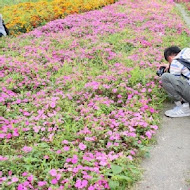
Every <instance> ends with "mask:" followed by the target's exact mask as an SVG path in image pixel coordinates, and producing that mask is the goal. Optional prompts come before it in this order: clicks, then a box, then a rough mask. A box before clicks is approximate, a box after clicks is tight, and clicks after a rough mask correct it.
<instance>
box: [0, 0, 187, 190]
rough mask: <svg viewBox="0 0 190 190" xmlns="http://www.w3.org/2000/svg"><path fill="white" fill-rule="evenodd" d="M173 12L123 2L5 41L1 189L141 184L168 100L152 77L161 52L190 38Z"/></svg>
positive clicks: (159, 4)
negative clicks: (143, 159)
mask: <svg viewBox="0 0 190 190" xmlns="http://www.w3.org/2000/svg"><path fill="white" fill-rule="evenodd" d="M174 7H175V6H174V4H172V3H167V2H165V1H160V0H155V1H148V0H147V1H138V2H137V1H133V0H121V1H119V2H117V3H115V4H113V5H109V6H106V7H104V8H103V9H102V10H95V11H91V12H87V13H84V14H82V15H81V14H76V15H70V16H68V17H66V18H65V19H59V20H56V21H53V22H50V23H48V24H47V25H45V26H43V27H40V28H37V29H35V30H34V31H32V32H30V33H27V34H23V35H22V36H19V37H17V38H2V39H1V43H0V48H1V51H0V68H1V69H0V76H1V79H0V80H1V83H0V85H1V91H0V115H1V117H0V138H1V146H2V148H1V149H0V155H1V156H0V168H1V169H0V170H1V172H0V188H1V189H3V190H6V189H18V190H22V189H39V190H44V189H48V190H55V189H60V190H61V189H88V190H101V189H113V190H117V189H121V190H124V189H126V188H127V187H130V186H131V185H132V184H133V183H134V182H135V181H136V180H137V179H138V178H139V176H140V173H141V172H140V170H139V168H138V161H139V159H140V158H141V157H142V156H143V155H144V154H145V153H146V145H147V144H148V143H149V142H150V141H151V140H152V138H153V135H154V134H155V133H156V130H157V129H158V125H159V121H160V118H159V114H158V110H159V109H158V108H159V107H160V105H161V104H162V102H163V101H164V99H165V97H166V95H165V94H164V93H163V91H162V89H161V87H160V85H159V82H158V79H157V78H156V77H155V71H156V69H157V68H158V67H159V65H160V63H161V62H162V61H163V50H164V48H165V47H167V46H170V45H172V44H173V45H174V44H175V45H179V46H181V47H183V46H186V45H187V44H188V40H189V31H188V29H187V28H186V26H184V23H183V22H182V20H181V18H180V17H179V16H178V15H177V14H175V11H173V9H174ZM163 14H164V17H163Z"/></svg>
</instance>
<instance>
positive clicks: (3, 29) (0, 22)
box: [0, 14, 9, 37]
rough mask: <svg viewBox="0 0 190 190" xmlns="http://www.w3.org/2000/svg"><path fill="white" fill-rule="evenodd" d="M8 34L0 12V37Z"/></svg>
mask: <svg viewBox="0 0 190 190" xmlns="http://www.w3.org/2000/svg"><path fill="white" fill-rule="evenodd" d="M7 35H9V30H8V28H7V27H6V26H5V24H4V21H3V18H2V15H1V14H0V37H2V36H7Z"/></svg>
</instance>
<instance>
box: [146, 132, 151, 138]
mask: <svg viewBox="0 0 190 190" xmlns="http://www.w3.org/2000/svg"><path fill="white" fill-rule="evenodd" d="M145 134H146V136H147V137H148V139H151V137H152V133H151V132H150V131H147V132H146V133H145Z"/></svg>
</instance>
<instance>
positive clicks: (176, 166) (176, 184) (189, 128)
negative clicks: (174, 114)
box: [134, 5, 190, 190]
mask: <svg viewBox="0 0 190 190" xmlns="http://www.w3.org/2000/svg"><path fill="white" fill-rule="evenodd" d="M177 7H178V9H179V10H180V11H181V13H182V16H183V18H184V20H185V22H186V23H187V24H188V26H189V27H190V17H188V16H187V14H186V13H185V10H184V9H183V7H182V6H181V5H177ZM172 106H173V105H172V104H168V105H166V107H165V110H167V109H170V108H171V107H172ZM156 138H157V144H156V145H155V146H153V147H152V148H151V151H150V158H147V159H145V160H144V162H143V164H142V167H143V168H144V169H145V172H144V177H143V179H142V181H141V182H139V183H138V184H137V186H136V187H135V188H134V189H135V190H146V189H148V190H190V117H185V118H175V119H173V118H167V117H165V116H164V114H163V123H162V128H161V129H160V131H159V132H158V134H157V136H156ZM187 180H189V182H187Z"/></svg>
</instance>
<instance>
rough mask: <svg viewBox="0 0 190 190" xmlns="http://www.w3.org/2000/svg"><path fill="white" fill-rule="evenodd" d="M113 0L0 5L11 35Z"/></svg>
mask: <svg viewBox="0 0 190 190" xmlns="http://www.w3.org/2000/svg"><path fill="white" fill-rule="evenodd" d="M114 2H115V0H64V1H63V0H49V1H47V0H40V1H31V2H23V3H18V4H15V5H10V6H4V7H2V8H1V7H0V12H2V13H3V15H4V18H5V22H6V24H7V27H8V28H9V29H10V33H11V34H12V35H18V34H20V33H23V32H29V31H31V30H32V29H33V28H36V27H37V26H41V25H44V24H45V23H47V22H48V21H52V20H55V19H58V18H64V17H65V16H67V15H69V14H74V13H81V12H86V11H89V10H93V9H97V8H100V7H103V6H105V5H108V4H111V3H114Z"/></svg>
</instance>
